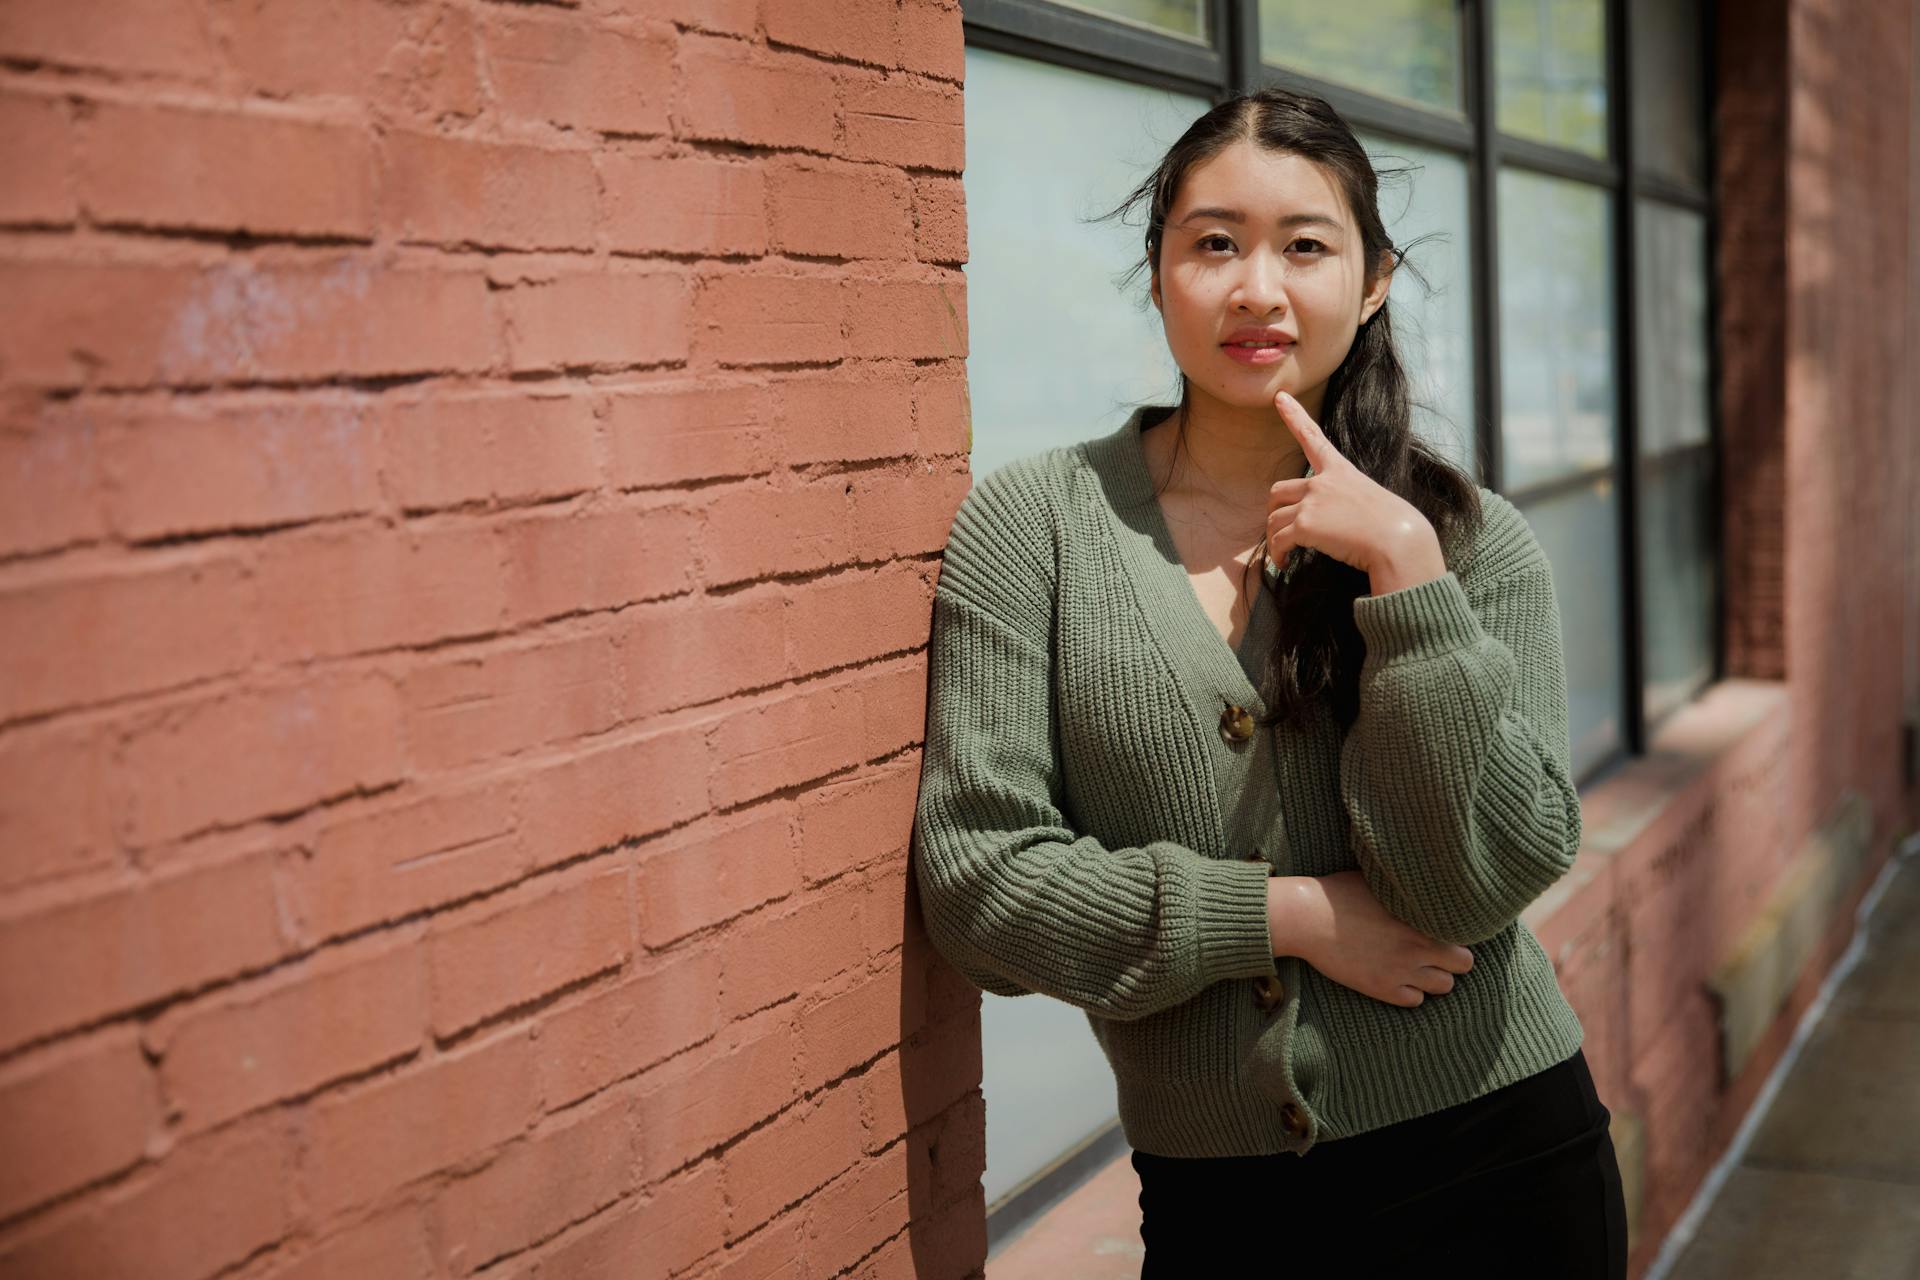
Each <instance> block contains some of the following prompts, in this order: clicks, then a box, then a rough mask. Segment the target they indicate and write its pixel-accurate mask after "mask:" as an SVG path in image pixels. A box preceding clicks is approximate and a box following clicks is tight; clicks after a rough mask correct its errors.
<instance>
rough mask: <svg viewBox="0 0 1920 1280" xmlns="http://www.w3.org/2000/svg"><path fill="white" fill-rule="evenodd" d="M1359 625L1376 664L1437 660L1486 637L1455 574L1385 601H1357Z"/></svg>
mask: <svg viewBox="0 0 1920 1280" xmlns="http://www.w3.org/2000/svg"><path fill="white" fill-rule="evenodd" d="M1353 625H1354V626H1355V627H1357V628H1359V631H1360V637H1361V639H1363V640H1365V641H1366V642H1367V659H1368V662H1369V663H1371V664H1379V663H1386V662H1397V661H1400V660H1402V659H1406V658H1432V657H1437V656H1439V655H1440V654H1443V653H1451V652H1452V651H1454V650H1455V649H1463V648H1466V647H1467V646H1469V645H1472V644H1475V643H1477V642H1478V641H1479V640H1480V639H1481V638H1482V637H1483V636H1484V635H1485V634H1486V631H1485V629H1484V628H1483V627H1482V626H1481V625H1480V618H1479V615H1477V614H1475V613H1474V611H1473V606H1472V605H1471V604H1469V603H1468V602H1467V593H1466V589H1465V588H1464V587H1462V586H1461V585H1460V579H1459V578H1458V577H1457V576H1456V575H1455V574H1454V572H1453V570H1451V569H1449V570H1447V571H1446V572H1445V573H1443V574H1441V575H1440V576H1439V577H1437V578H1429V579H1428V580H1427V581H1425V582H1416V583H1415V584H1414V585H1412V586H1410V587H1402V588H1400V589H1399V590H1398V591H1389V592H1387V593H1386V594H1385V595H1378V596H1358V597H1355V599H1354V602H1353Z"/></svg>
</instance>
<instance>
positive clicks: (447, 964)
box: [427, 868, 633, 1037]
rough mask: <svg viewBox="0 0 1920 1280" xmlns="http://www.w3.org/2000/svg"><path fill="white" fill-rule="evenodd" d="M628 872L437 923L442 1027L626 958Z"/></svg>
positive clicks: (434, 958) (436, 980) (436, 995)
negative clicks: (470, 915)
mask: <svg viewBox="0 0 1920 1280" xmlns="http://www.w3.org/2000/svg"><path fill="white" fill-rule="evenodd" d="M627 879H628V877H627V872H626V870H625V869H624V868H622V869H619V870H616V871H614V872H613V873H611V874H606V875H599V876H596V877H594V878H593V879H591V880H585V881H582V882H580V883H578V884H574V885H571V886H569V887H567V888H564V889H560V890H557V891H555V892H552V893H547V894H544V895H542V896H540V897H535V898H525V897H518V896H517V895H516V897H517V900H516V901H513V902H511V903H509V904H507V905H505V906H503V907H498V908H496V909H494V910H492V911H490V912H489V913H488V914H486V915H484V916H480V917H478V918H465V917H462V918H456V919H453V920H449V921H448V922H446V923H445V924H442V925H439V926H438V927H436V928H435V929H434V931H433V933H432V934H430V935H429V937H428V941H427V947H428V954H427V966H428V971H429V973H430V975H431V983H432V993H433V994H432V1000H433V1030H434V1033H435V1034H436V1035H439V1036H443V1037H444V1036H452V1035H454V1034H456V1033H458V1032H461V1031H464V1030H466V1029H467V1028H469V1027H472V1026H474V1025H475V1024H476V1023H479V1022H481V1021H482V1020H484V1019H486V1018H488V1017H490V1016H491V1015H493V1014H497V1013H499V1012H501V1011H502V1010H505V1009H510V1008H512V1007H513V1006H514V1005H517V1004H522V1003H525V1002H526V1001H530V1000H534V999H537V998H539V997H540V996H544V995H548V994H550V993H552V992H554V991H558V990H559V989H561V988H562V987H566V986H569V985H571V984H573V983H576V982H579V981H582V980H583V979H585V978H588V977H591V976H593V975H594V974H597V973H603V972H605V971H606V970H608V969H612V968H616V967H618V966H620V965H623V964H625V963H626V961H627V959H628V958H629V957H630V956H631V955H632V954H633V947H632V941H631V938H632V924H631V911H632V909H631V904H630V895H629V891H628V885H627Z"/></svg>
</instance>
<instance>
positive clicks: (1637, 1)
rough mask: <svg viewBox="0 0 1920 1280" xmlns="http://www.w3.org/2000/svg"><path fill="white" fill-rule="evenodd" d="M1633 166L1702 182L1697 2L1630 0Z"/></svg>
mask: <svg viewBox="0 0 1920 1280" xmlns="http://www.w3.org/2000/svg"><path fill="white" fill-rule="evenodd" d="M1632 17H1633V156H1634V164H1635V165H1637V166H1638V167H1639V168H1641V169H1642V170H1646V171H1650V172H1653V173H1657V174H1660V175H1662V176H1663V177H1668V178H1672V179H1674V180H1675V181H1677V182H1684V183H1687V184H1689V185H1691V186H1698V187H1704V186H1705V185H1706V184H1707V122H1706V79H1705V75H1704V65H1705V62H1706V50H1705V46H1704V42H1703V40H1702V35H1701V26H1700V3H1699V0H1633V9H1632Z"/></svg>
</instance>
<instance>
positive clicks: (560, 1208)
mask: <svg viewBox="0 0 1920 1280" xmlns="http://www.w3.org/2000/svg"><path fill="white" fill-rule="evenodd" d="M638 1185H639V1157H638V1155H637V1154H636V1152H635V1150H634V1136H633V1122H632V1119H631V1117H630V1114H629V1107H628V1104H627V1103H626V1102H625V1101H624V1100H620V1101H617V1102H615V1103H614V1104H612V1105H610V1106H599V1107H590V1108H586V1109H584V1110H583V1111H581V1112H579V1113H576V1114H572V1115H569V1116H568V1117H566V1118H564V1119H562V1120H560V1121H559V1122H558V1123H556V1124H554V1125H552V1127H550V1128H547V1129H545V1130H544V1131H542V1132H540V1133H536V1134H534V1135H532V1136H530V1137H527V1138H524V1139H522V1140H520V1141H518V1142H515V1143H514V1144H513V1145H511V1146H509V1147H507V1148H506V1150H504V1151H502V1152H501V1153H500V1155H499V1157H498V1158H496V1159H495V1160H494V1161H493V1162H492V1163H490V1164H488V1165H487V1167H486V1168H484V1169H482V1170H480V1171H479V1172H478V1173H476V1174H474V1175H473V1176H471V1177H467V1178H461V1179H459V1180H458V1181H455V1182H454V1183H452V1184H451V1185H449V1186H448V1187H447V1189H446V1190H445V1191H444V1192H442V1193H441V1196H440V1225H441V1236H442V1238H443V1239H445V1240H446V1241H447V1242H448V1244H447V1255H448V1259H447V1261H448V1265H449V1269H450V1270H451V1271H453V1273H454V1274H456V1275H466V1274H468V1273H470V1272H472V1271H476V1270H478V1269H480V1268H481V1267H484V1266H486V1265H487V1264H488V1263H490V1262H493V1261H494V1260H495V1259H497V1258H500V1257H502V1256H504V1255H506V1254H508V1253H513V1252H517V1251H519V1250H521V1249H524V1248H526V1247H527V1246H529V1245H532V1244H534V1243H537V1242H538V1241H540V1240H544V1239H546V1238H547V1237H548V1236H551V1235H553V1234H554V1233H555V1232H557V1231H559V1230H560V1229H561V1228H563V1227H565V1226H567V1225H568V1224H569V1223H573V1222H578V1221H580V1220H581V1219H583V1218H586V1217H589V1216H591V1215H592V1214H594V1213H597V1212H599V1211H600V1210H601V1209H604V1208H606V1207H607V1206H608V1205H610V1204H612V1203H613V1202H614V1201H616V1200H618V1199H620V1198H621V1197H623V1196H627V1195H629V1194H631V1193H632V1192H633V1191H634V1190H635V1189H636V1188H637V1187H638ZM560 1274H566V1275H571V1274H573V1273H572V1272H570V1271H567V1272H561V1273H560Z"/></svg>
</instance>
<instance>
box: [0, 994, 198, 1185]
mask: <svg viewBox="0 0 1920 1280" xmlns="http://www.w3.org/2000/svg"><path fill="white" fill-rule="evenodd" d="M76 1116H85V1117H86V1123H85V1124H75V1123H74V1117H76ZM159 1123H160V1100H159V1095H158V1093H157V1092H156V1091H155V1089H154V1084H153V1072H152V1071H151V1070H150V1069H149V1068H148V1066H147V1061H146V1058H145V1056H144V1055H142V1054H141V1052H140V1041H139V1035H138V1033H137V1032H136V1031H135V1030H134V1029H132V1028H130V1027H121V1028H116V1029H114V1030H112V1031H108V1032H105V1033H103V1034H101V1035H97V1036H89V1037H86V1038H85V1039H82V1040H79V1041H68V1042H66V1043H64V1044H61V1045H58V1046H56V1047H54V1048H52V1049H48V1050H44V1051H42V1052H40V1053H34V1054H28V1055H27V1056H26V1057H25V1058H23V1059H16V1060H15V1061H14V1062H12V1063H10V1064H9V1065H8V1066H7V1068H6V1070H5V1071H4V1072H0V1131H4V1132H5V1133H6V1135H7V1143H8V1145H9V1146H10V1147H11V1148H12V1150H13V1151H15V1152H16V1153H22V1156H21V1158H18V1159H12V1160H7V1161H4V1162H0V1216H5V1217H9V1218H11V1217H13V1216H15V1215H16V1214H18V1213H20V1212H21V1211H22V1210H25V1209H31V1208H33V1207H35V1206H37V1205H40V1204H44V1203H45V1202H46V1201H48V1200H51V1199H53V1198H54V1197H56V1196H59V1195H64V1194H66V1193H67V1192H70V1191H74V1190H77V1189H78V1188H80V1187H84V1186H86V1185H87V1184H88V1183H90V1182H95V1181H98V1180H99V1179H101V1178H104V1177H107V1176H108V1175H110V1174H114V1173H118V1172H120V1171H121V1170H122V1169H126V1168H128V1167H130V1166H132V1165H134V1164H136V1163H138V1162H139V1160H140V1158H141V1157H142V1156H143V1155H144V1154H145V1153H146V1147H147V1142H148V1140H149V1139H150V1138H151V1137H152V1136H153V1135H154V1134H155V1132H156V1130H157V1129H158V1127H159ZM26 1152H32V1153H33V1155H32V1157H31V1158H30V1159H29V1158H25V1156H24V1153H26Z"/></svg>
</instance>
